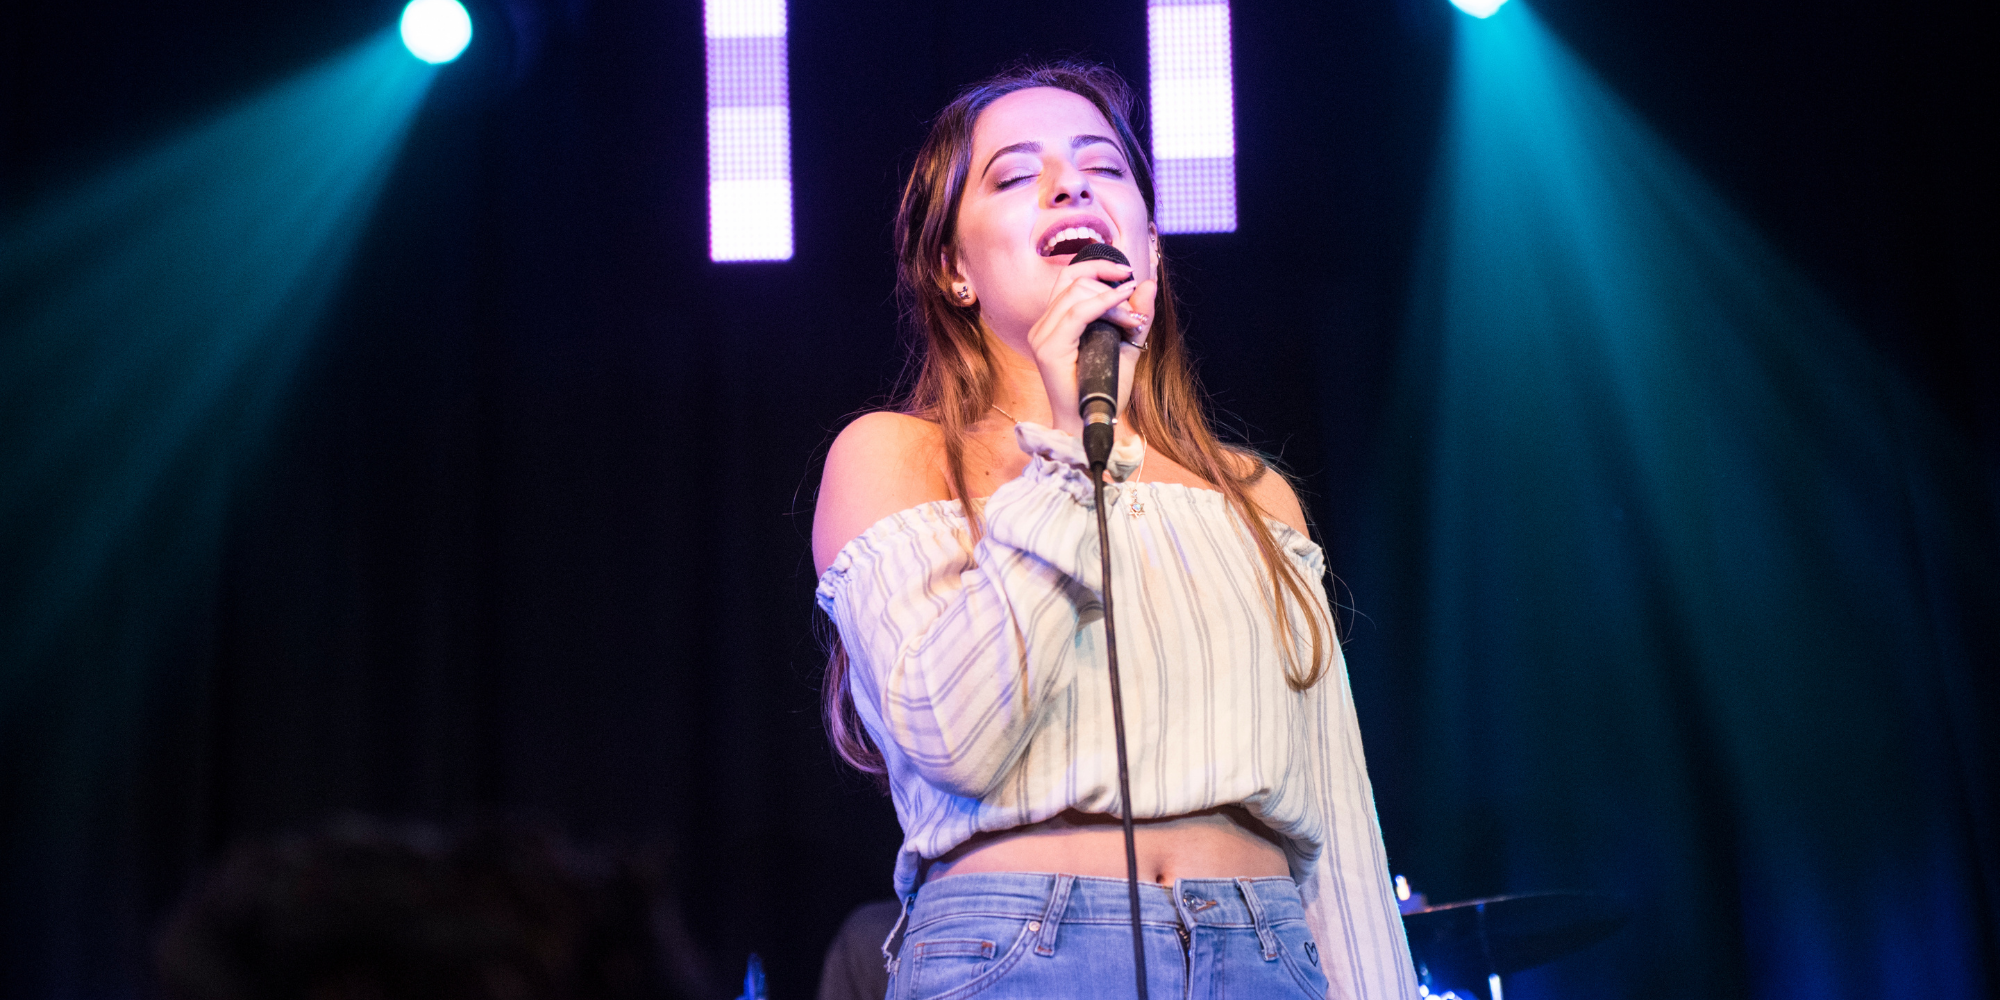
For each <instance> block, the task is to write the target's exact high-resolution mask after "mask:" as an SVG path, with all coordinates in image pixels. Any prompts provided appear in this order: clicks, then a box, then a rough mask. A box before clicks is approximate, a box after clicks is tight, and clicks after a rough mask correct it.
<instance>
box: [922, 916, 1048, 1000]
mask: <svg viewBox="0 0 2000 1000" xmlns="http://www.w3.org/2000/svg"><path fill="white" fill-rule="evenodd" d="M1030 940H1031V935H1030V934H1029V932H1028V921H1026V920H1020V919H1005V918H999V917H983V918H957V919H951V920H945V921H941V922H940V923H938V924H936V925H933V926H932V927H928V928H925V929H924V932H923V933H922V934H920V935H918V936H916V937H915V938H914V939H913V940H911V941H907V942H905V943H904V953H905V954H906V955H907V956H908V960H907V963H906V968H907V969H908V975H909V984H908V986H907V987H906V988H905V989H903V990H900V991H899V993H900V995H901V996H902V997H904V998H905V1000H959V998H961V997H969V996H972V995H974V994H976V993H978V992H980V991H981V990H984V989H986V988H987V987H989V986H991V985H993V983H994V982H995V981H996V980H998V979H999V978H1000V977H1001V976H1003V975H1005V974H1006V973H1007V970H1009V969H1011V968H1013V967H1014V965H1015V963H1017V962H1019V961H1020V960H1021V956H1022V955H1024V954H1026V953H1027V951H1028V942H1029V941H1030Z"/></svg>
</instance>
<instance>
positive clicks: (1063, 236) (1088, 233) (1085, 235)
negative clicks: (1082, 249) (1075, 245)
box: [1042, 226, 1104, 254]
mask: <svg viewBox="0 0 2000 1000" xmlns="http://www.w3.org/2000/svg"><path fill="white" fill-rule="evenodd" d="M1066 240H1089V241H1090V242H1092V243H1102V242H1104V237H1102V236H1099V235H1098V234H1097V230H1095V229H1092V228H1090V227H1089V226H1071V227H1069V228H1068V229H1065V230H1063V231H1062V232H1059V233H1056V234H1055V235H1053V236H1050V237H1049V240H1048V242H1047V243H1044V244H1042V253H1043V254H1047V253H1049V252H1050V251H1052V250H1054V249H1055V248H1056V244H1058V243H1061V242H1064V241H1066Z"/></svg>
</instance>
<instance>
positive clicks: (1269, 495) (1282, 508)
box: [1230, 452, 1312, 537]
mask: <svg viewBox="0 0 2000 1000" xmlns="http://www.w3.org/2000/svg"><path fill="white" fill-rule="evenodd" d="M1230 457H1231V458H1233V459H1236V460H1238V461H1240V462H1242V463H1244V467H1245V471H1249V470H1250V469H1251V468H1254V469H1255V470H1256V478H1255V479H1253V480H1251V481H1250V485H1249V492H1250V499H1251V500H1254V501H1256V503H1257V506H1258V508H1259V509H1261V510H1262V511H1263V512H1264V513H1265V514H1266V515H1268V516H1270V517H1274V518H1277V519H1278V520H1280V521H1283V522H1285V523H1286V524H1288V525H1291V526H1292V529H1293V530H1295V531H1297V532H1298V533H1299V534H1301V535H1305V536H1307V537H1311V535H1312V532H1311V531H1310V530H1308V529H1307V527H1306V512H1305V508H1304V507H1302V506H1300V505H1299V495H1298V493H1297V491H1295V490H1293V489H1292V481H1291V480H1289V479H1286V478H1285V477H1284V476H1283V475H1281V474H1279V472H1278V471H1277V470H1276V469H1273V468H1271V467H1270V466H1268V465H1265V464H1264V463H1263V462H1262V461H1261V460H1260V459H1258V458H1257V457H1256V456H1255V455H1248V454H1244V453H1242V452H1232V453H1231V454H1230Z"/></svg>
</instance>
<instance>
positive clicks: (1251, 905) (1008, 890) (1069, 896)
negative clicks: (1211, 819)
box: [908, 872, 1305, 932]
mask: <svg viewBox="0 0 2000 1000" xmlns="http://www.w3.org/2000/svg"><path fill="white" fill-rule="evenodd" d="M1058 895H1061V896H1062V897H1063V898H1060V899H1058V898H1054V897H1056V896H1058ZM908 912H909V929H910V931H912V932H914V931H916V930H918V929H920V928H921V927H923V926H924V925H925V924H928V923H931V922H932V921H936V920H942V919H945V918H948V917H958V916H993V917H1020V918H1024V919H1029V920H1034V919H1055V920H1059V921H1061V922H1063V923H1112V924H1125V923H1130V922H1131V920H1132V908H1131V896H1130V894H1129V892H1128V890H1127V887H1126V882H1125V880H1124V879H1122V878H1101V877H1096V876H1084V875H1054V874H1044V873H1040V872H975V873H971V874H966V875H950V876H947V877H945V878H941V879H938V880H937V881H935V882H928V883H925V884H924V886H923V888H921V889H920V890H918V892H917V896H916V904H915V905H914V906H913V907H911V908H910V910H909V911H908ZM1260 917H1261V919H1259V918H1260ZM1304 917H1305V904H1304V903H1303V901H1301V899H1300V898H1299V887H1298V886H1297V885H1296V884H1294V883H1293V882H1292V880H1291V879H1289V878H1285V877H1283V876H1273V877H1269V878H1239V879H1227V878H1187V879H1177V880H1175V882H1174V884H1173V885H1172V886H1171V887H1169V886H1164V885H1157V884H1153V883H1146V882H1142V883H1140V884H1139V919H1140V922H1142V923H1148V924H1164V925H1167V926H1171V927H1180V926H1193V925H1201V926H1208V927H1252V926H1259V925H1263V926H1268V925H1270V924H1272V923H1275V922H1278V921H1283V920H1287V919H1304Z"/></svg>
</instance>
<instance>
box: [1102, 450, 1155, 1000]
mask: <svg viewBox="0 0 2000 1000" xmlns="http://www.w3.org/2000/svg"><path fill="white" fill-rule="evenodd" d="M1107 436H1108V435H1107ZM1104 466H1105V460H1104V459H1103V458H1101V457H1099V456H1097V455H1091V456H1090V482H1091V488H1092V490H1093V492H1094V493H1095V495H1096V500H1097V502H1096V505H1095V506H1096V507H1097V552H1098V557H1099V559H1100V560H1101V562H1102V565H1103V567H1104V654H1105V663H1106V666H1107V668H1108V669H1107V671H1106V672H1107V673H1108V674H1109V675H1110V677H1111V737H1112V742H1113V743H1115V744H1117V747H1118V801H1119V802H1120V803H1122V804H1123V805H1124V810H1123V812H1124V816H1123V819H1124V821H1125V887H1126V889H1127V891H1128V892H1129V893H1130V894H1131V902H1132V969H1133V975H1134V976H1135V977H1136V979H1137V983H1136V985H1137V987H1138V990H1139V994H1138V995H1139V1000H1150V997H1149V996H1148V995H1147V992H1146V938H1145V934H1144V932H1143V931H1142V930H1141V928H1140V923H1139V848H1138V844H1137V841H1136V840H1135V839H1134V837H1133V832H1132V773H1131V770H1130V768H1129V767H1128V766H1127V764H1126V757H1125V699H1124V694H1123V692H1122V691H1121V689H1120V688H1119V684H1118V630H1117V628H1116V626H1115V625H1114V619H1113V618H1112V615H1111V527H1110V524H1109V523H1108V522H1107V521H1106V519H1105V513H1104Z"/></svg>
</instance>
